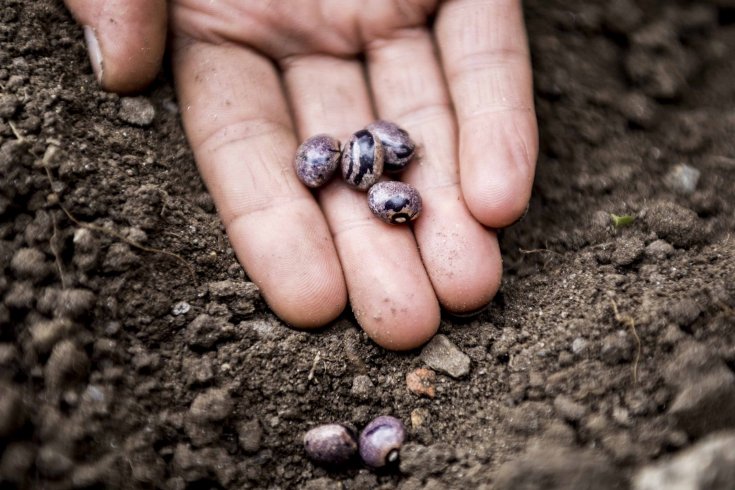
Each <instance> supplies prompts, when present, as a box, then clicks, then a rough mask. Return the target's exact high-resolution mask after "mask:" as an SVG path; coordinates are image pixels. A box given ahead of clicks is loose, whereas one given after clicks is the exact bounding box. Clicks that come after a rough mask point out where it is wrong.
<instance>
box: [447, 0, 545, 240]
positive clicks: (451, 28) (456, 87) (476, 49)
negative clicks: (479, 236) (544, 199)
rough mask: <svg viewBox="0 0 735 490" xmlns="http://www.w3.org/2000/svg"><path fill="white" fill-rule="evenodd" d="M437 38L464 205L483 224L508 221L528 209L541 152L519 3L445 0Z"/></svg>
mask: <svg viewBox="0 0 735 490" xmlns="http://www.w3.org/2000/svg"><path fill="white" fill-rule="evenodd" d="M436 36H437V41H438V44H439V48H440V51H441V58H442V61H443V66H444V73H445V75H446V78H447V81H448V83H449V89H450V92H451V95H452V101H453V103H454V108H455V111H456V114H457V121H458V124H459V160H460V169H461V183H462V190H463V193H464V196H465V199H466V200H467V205H468V207H469V208H470V211H471V212H472V214H473V215H474V216H475V217H476V218H477V219H478V220H480V221H481V222H482V223H484V224H485V225H488V226H492V227H503V226H507V225H509V224H511V223H513V222H514V221H515V220H516V219H518V218H519V217H520V216H521V215H522V214H523V212H524V211H525V209H526V205H527V203H528V199H529V197H530V194H531V185H532V183H533V174H534V168H535V165H536V156H537V153H538V136H537V128H536V117H535V114H534V110H533V94H532V80H531V64H530V57H529V54H528V46H527V41H526V34H525V30H524V26H523V15H522V11H521V1H520V0H479V1H478V0H454V1H449V2H446V3H444V4H442V6H441V8H440V11H439V14H438V17H437V21H436Z"/></svg>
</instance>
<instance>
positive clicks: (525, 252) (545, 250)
mask: <svg viewBox="0 0 735 490" xmlns="http://www.w3.org/2000/svg"><path fill="white" fill-rule="evenodd" d="M518 251H519V252H520V253H522V254H523V255H531V254H540V253H550V254H554V255H561V254H560V253H559V252H555V251H554V250H549V249H548V248H534V249H531V250H525V249H523V248H520V247H519V248H518Z"/></svg>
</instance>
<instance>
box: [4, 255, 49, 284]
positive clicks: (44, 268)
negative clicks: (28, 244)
mask: <svg viewBox="0 0 735 490" xmlns="http://www.w3.org/2000/svg"><path fill="white" fill-rule="evenodd" d="M10 269H11V270H12V271H13V274H15V277H17V278H19V279H28V280H30V281H32V282H38V281H41V280H42V279H43V278H44V277H46V276H47V275H48V273H49V271H50V268H49V265H48V263H47V262H46V255H45V254H44V253H43V252H41V251H40V250H38V249H37V248H21V249H19V250H18V251H17V252H15V255H13V259H12V260H11V261H10Z"/></svg>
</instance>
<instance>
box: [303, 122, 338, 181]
mask: <svg viewBox="0 0 735 490" xmlns="http://www.w3.org/2000/svg"><path fill="white" fill-rule="evenodd" d="M339 157H340V150H339V141H338V140H336V139H335V138H332V137H331V136H329V135H326V134H318V135H316V136H312V137H311V138H309V139H307V140H306V141H304V142H303V143H302V144H301V146H299V148H298V150H296V159H295V160H294V167H295V168H296V175H297V176H298V178H299V180H300V181H301V182H303V183H304V185H306V186H308V187H312V188H316V187H320V186H322V185H324V184H326V183H327V182H328V181H329V179H331V178H332V175H333V174H334V171H335V170H337V166H338V165H339Z"/></svg>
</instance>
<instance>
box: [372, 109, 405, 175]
mask: <svg viewBox="0 0 735 490" xmlns="http://www.w3.org/2000/svg"><path fill="white" fill-rule="evenodd" d="M366 129H367V130H368V131H371V132H373V134H375V135H377V137H378V139H379V140H380V142H381V143H382V144H383V149H384V150H385V156H384V164H383V170H384V171H385V172H400V171H401V170H403V169H404V168H406V165H408V162H410V161H411V158H413V155H414V153H415V151H416V143H414V142H413V140H412V139H411V137H410V136H409V135H408V132H407V131H406V130H405V129H402V128H400V127H399V126H398V125H397V124H395V123H392V122H390V121H375V122H374V123H371V124H369V125H368V127H367V128H366Z"/></svg>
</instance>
